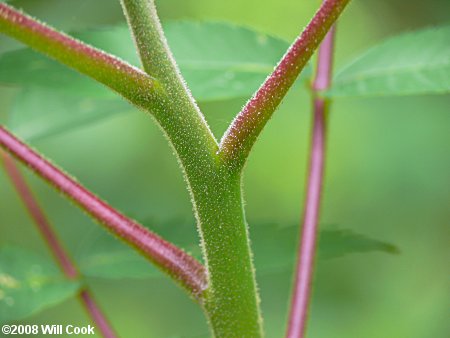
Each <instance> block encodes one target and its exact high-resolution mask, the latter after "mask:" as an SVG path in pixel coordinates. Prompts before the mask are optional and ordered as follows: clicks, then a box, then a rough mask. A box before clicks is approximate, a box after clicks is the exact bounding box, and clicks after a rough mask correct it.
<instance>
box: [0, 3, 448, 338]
mask: <svg viewBox="0 0 450 338" xmlns="http://www.w3.org/2000/svg"><path fill="white" fill-rule="evenodd" d="M348 3H349V0H325V1H323V3H322V4H321V6H320V8H319V9H318V10H317V12H316V14H315V15H314V17H313V18H312V19H311V21H310V22H309V24H308V25H307V26H306V27H305V29H304V30H303V31H302V33H301V34H300V35H299V37H298V38H297V39H296V40H295V41H294V42H293V43H292V45H291V46H290V47H288V46H286V44H285V43H284V42H283V41H281V40H279V39H276V38H272V37H267V36H263V35H260V34H258V33H255V32H253V31H252V30H251V29H248V28H241V27H237V26H233V25H228V24H225V23H189V22H181V23H178V24H176V23H175V24H172V25H168V26H164V29H163V27H162V26H161V24H160V21H159V19H158V15H157V11H156V7H155V3H154V1H153V0H121V5H122V8H123V12H124V15H125V17H126V21H127V23H128V29H127V28H126V27H124V26H121V27H116V28H113V29H111V30H108V31H101V30H97V31H95V30H92V31H87V32H78V33H75V35H74V36H76V37H77V38H74V37H72V36H70V35H66V34H64V33H62V32H59V31H58V30H56V29H54V28H52V27H50V26H49V25H47V24H44V23H42V22H40V21H38V20H37V19H34V18H33V17H31V16H29V15H27V14H25V13H23V12H22V11H21V10H19V9H16V8H14V7H13V6H11V5H8V4H5V3H1V4H0V32H1V33H2V34H4V35H6V36H8V37H10V38H13V39H16V40H18V41H20V42H21V43H23V44H25V45H27V46H28V47H29V48H30V49H16V50H13V51H9V52H7V53H4V54H3V55H2V56H1V59H0V82H1V83H3V84H7V85H15V86H19V87H22V88H23V91H22V92H21V93H20V94H18V95H21V100H23V101H25V100H27V99H29V98H30V97H33V96H34V97H38V98H40V99H41V100H45V99H46V97H45V95H48V94H45V93H48V90H50V92H51V91H54V92H55V93H63V95H66V97H65V99H64V100H65V101H64V100H63V101H64V102H61V106H65V109H66V110H67V111H68V112H69V114H65V115H61V116H59V117H58V115H57V113H55V114H54V115H52V118H49V119H47V120H46V121H39V119H36V116H39V114H40V112H39V111H38V110H39V107H38V106H36V108H33V107H32V106H33V105H32V104H29V105H28V108H27V110H35V111H34V112H33V116H31V115H27V113H26V112H22V113H21V112H20V111H18V112H13V113H14V114H11V118H10V120H9V122H8V123H9V125H8V124H5V125H2V126H1V127H0V145H1V148H2V149H3V153H2V158H3V162H4V169H5V173H6V175H7V176H8V177H9V178H10V179H11V182H12V183H13V185H14V187H15V188H16V190H17V192H18V193H19V196H20V197H21V199H22V200H23V202H24V204H25V206H26V208H27V210H28V211H29V214H30V215H31V217H32V219H33V220H34V222H35V223H36V225H37V227H38V229H39V231H40V232H41V233H42V235H43V238H44V239H45V241H46V243H47V246H48V248H49V249H50V250H51V252H52V253H53V255H54V258H55V259H56V261H57V262H58V263H59V265H60V267H61V269H62V270H63V272H64V274H65V277H64V278H56V277H55V276H57V275H58V274H57V272H55V271H54V270H53V268H52V266H51V263H49V262H46V261H45V260H44V259H43V258H38V257H36V256H34V254H32V253H30V252H28V251H25V250H23V249H19V248H12V247H3V248H2V249H1V254H0V316H1V318H0V319H1V321H2V322H4V323H8V322H14V321H18V320H21V319H22V318H25V317H26V316H28V315H30V314H32V313H35V312H37V311H38V310H40V309H42V308H44V307H46V306H48V305H51V304H55V303H58V302H59V301H62V300H63V299H66V298H67V297H69V296H71V295H77V296H78V297H79V299H80V301H81V302H82V304H84V306H85V308H86V310H87V312H88V314H89V315H90V317H91V319H92V323H93V324H94V325H95V327H96V330H97V333H99V334H102V335H103V336H104V337H114V336H117V335H122V336H124V337H126V336H129V335H127V333H126V332H124V333H122V332H118V333H116V332H115V330H113V328H112V327H113V326H114V325H113V324H114V323H112V325H111V323H109V321H108V320H107V319H106V317H105V316H104V314H103V313H102V311H101V310H100V307H99V306H98V305H97V304H96V302H95V300H94V297H93V296H92V292H91V291H90V290H89V287H88V285H87V284H86V282H85V281H84V279H83V275H84V274H85V270H86V269H85V267H83V264H82V262H76V263H75V261H77V260H76V259H72V258H71V257H69V256H68V254H67V252H66V249H65V248H64V245H63V244H62V243H61V242H60V241H59V240H58V238H57V236H56V235H55V233H54V231H53V230H52V227H51V226H50V222H49V221H48V218H47V217H46V215H45V214H44V211H43V209H42V208H41V206H40V204H41V203H38V201H37V200H36V198H35V197H34V195H33V193H32V191H31V189H30V187H29V186H28V185H27V183H26V181H25V179H24V177H23V176H22V174H21V172H20V171H19V169H18V167H17V166H16V164H15V161H18V162H21V163H23V164H24V165H25V166H26V168H27V169H29V170H31V171H32V172H34V173H35V174H36V175H37V176H38V177H40V178H42V179H43V180H44V181H46V182H47V183H48V184H49V185H50V186H52V187H54V188H55V189H56V190H57V191H59V192H60V193H61V194H62V195H63V196H64V197H66V198H67V199H69V200H71V201H72V202H74V203H75V204H76V205H77V206H78V207H79V208H81V209H82V210H83V211H85V212H86V213H87V214H88V215H89V216H90V217H92V218H93V219H95V220H96V221H97V222H98V223H99V225H100V226H102V227H104V228H105V229H107V230H109V231H110V232H111V233H113V234H114V235H115V236H117V237H118V238H120V239H121V240H122V241H123V243H124V244H123V245H129V246H130V247H132V248H133V249H135V250H136V251H138V252H139V253H140V254H141V255H142V256H143V257H145V258H146V259H147V260H148V261H149V263H150V264H153V265H155V266H156V267H157V268H159V270H161V271H162V273H164V274H166V275H167V276H168V277H169V278H170V279H171V280H172V281H173V282H175V283H176V284H178V285H179V286H180V287H181V288H183V289H184V290H185V291H186V293H187V294H188V295H189V296H190V297H191V298H192V300H193V301H194V302H196V303H197V304H198V306H200V307H201V309H202V310H203V311H204V313H205V317H206V319H207V322H208V324H209V327H210V335H212V336H215V337H262V336H263V335H264V330H263V316H262V314H261V311H260V297H259V295H258V287H257V282H256V279H255V268H254V264H253V256H254V255H253V253H252V245H251V241H250V240H249V229H250V232H251V233H253V230H252V226H251V224H250V225H249V224H247V222H246V218H245V212H244V206H245V203H244V199H243V187H242V176H243V171H244V169H245V164H246V161H247V159H248V157H249V155H250V153H251V152H252V149H253V146H254V144H255V142H256V141H257V139H258V137H259V135H260V134H261V131H262V130H263V129H264V127H265V125H266V124H267V123H268V121H269V120H270V118H271V117H272V115H273V113H274V112H275V111H276V110H277V107H278V106H279V105H280V103H281V102H282V100H283V98H284V97H285V95H286V93H287V92H288V91H289V89H290V88H291V87H292V86H293V85H294V84H295V83H296V81H297V78H298V77H299V75H300V73H302V71H304V70H305V69H306V70H305V72H306V73H308V72H309V73H311V66H310V63H309V60H310V59H311V56H312V55H313V54H314V53H315V51H316V50H317V49H318V48H319V46H320V48H319V52H318V57H317V66H316V67H312V68H315V75H314V77H313V79H312V80H311V81H310V82H309V83H310V89H311V93H312V99H313V114H312V119H313V124H312V131H311V133H312V140H311V154H310V160H309V173H308V180H307V186H306V198H305V206H304V216H303V222H302V228H301V236H300V242H299V245H298V259H297V262H298V263H297V268H296V273H295V277H294V287H293V294H292V300H291V310H290V315H289V322H288V325H287V330H286V331H287V337H290V338H294V337H304V336H305V331H306V323H307V319H308V305H309V303H310V298H311V286H312V276H313V266H314V257H315V252H316V246H317V245H316V242H317V237H318V236H317V234H318V222H319V209H320V196H321V190H322V182H323V172H324V160H325V140H326V131H327V128H326V124H327V114H328V110H329V103H330V100H331V99H332V98H334V97H339V96H371V95H372V96H373V95H383V94H384V95H387V94H389V95H405V94H422V93H445V92H448V90H449V83H450V82H449V78H450V77H449V47H450V43H449V36H450V34H449V32H450V30H449V28H448V27H440V28H435V29H425V30H423V31H419V32H415V33H407V34H404V35H402V36H399V37H394V38H392V39H390V40H388V41H386V42H384V43H382V44H380V45H377V46H375V47H373V48H372V49H371V50H369V51H368V52H367V53H365V54H363V55H362V56H360V57H359V58H357V59H356V61H353V62H351V63H350V64H349V66H347V67H346V68H344V69H343V70H342V71H341V72H340V73H339V74H338V76H337V77H336V78H335V80H334V82H333V86H331V69H332V67H331V65H332V55H333V43H334V36H335V29H334V27H335V26H334V25H335V23H336V20H337V19H338V18H339V17H340V16H341V14H342V13H343V12H344V10H345V8H346V6H347V5H348ZM130 35H131V36H132V39H133V40H134V46H135V48H133V46H132V45H130V44H129V45H127V42H126V41H127V38H129V36H130ZM166 35H167V38H168V39H167V40H166ZM211 39H219V40H218V41H220V43H216V44H217V46H216V47H215V49H214V47H213V46H210V44H209V42H210V41H211ZM419 40H420V41H422V42H426V43H417V41H419ZM83 41H87V42H89V43H86V42H83ZM123 41H125V42H123ZM130 41H131V40H130ZM236 41H237V42H236ZM234 42H236V44H235V46H240V47H238V48H234V47H233V43H234ZM94 45H97V46H105V49H108V50H118V54H120V57H119V56H115V55H113V54H110V53H108V52H106V51H104V50H102V49H100V48H97V47H94ZM124 46H127V48H125V47H124ZM287 47H288V48H287ZM239 48H242V50H239ZM284 48H286V49H285V50H284V51H283V49H284ZM171 50H173V51H174V55H173V54H172V52H171ZM135 51H137V53H136V54H137V55H138V56H139V60H140V64H141V66H140V67H138V66H134V65H132V64H131V63H128V62H126V61H124V59H125V58H129V59H134V58H135V55H134V53H135ZM36 52H38V53H36ZM39 53H41V54H43V55H45V57H44V56H40V54H39ZM283 53H284V55H283ZM47 57H48V58H49V60H48V59H47ZM279 57H281V60H279V62H278V63H277V60H276V59H277V58H279ZM51 59H53V60H51ZM54 60H56V61H57V62H55V61H54ZM134 61H136V60H134ZM177 62H178V63H177ZM135 63H136V62H135ZM61 64H62V65H61ZM179 67H180V68H179ZM273 67H274V68H273ZM180 69H181V71H180ZM271 69H272V72H271ZM182 74H183V75H182ZM223 74H225V75H226V76H223ZM183 76H185V77H186V81H185V80H184V78H183ZM85 77H88V78H91V79H90V80H86V79H85ZM264 78H265V80H264ZM92 79H93V80H95V81H96V82H98V83H100V84H102V85H103V86H102V87H99V86H98V85H97V84H95V83H94V82H93V81H92ZM305 79H306V82H308V79H309V75H308V74H305V75H304V76H301V77H300V79H299V80H298V81H299V82H301V81H303V83H304V82H305ZM258 82H259V83H258ZM254 85H256V86H258V85H259V89H257V90H256V92H255V93H254V94H253V96H251V98H250V99H249V100H248V102H247V103H246V104H245V106H244V107H243V108H242V110H241V111H240V112H239V113H238V114H237V115H236V117H235V118H234V119H233V120H232V122H231V123H230V125H229V127H228V129H227V130H226V132H225V133H224V134H223V136H222V137H221V138H220V140H219V139H217V138H216V137H215V136H214V135H213V133H212V132H211V129H210V127H209V126H208V123H207V121H206V119H205V117H204V115H203V114H202V112H201V111H200V109H199V106H198V105H197V104H196V101H195V100H194V96H195V98H196V99H197V100H199V101H202V100H210V101H211V100H214V99H217V98H219V99H222V98H233V97H242V96H243V95H247V94H250V93H251V92H252V91H253V90H254V89H256V88H257V87H254ZM105 87H106V88H105ZM190 87H191V88H192V92H193V95H194V96H193V95H191V92H190V89H189V88H190ZM42 88H45V89H46V90H47V92H45V91H44V90H42ZM40 90H41V91H40ZM108 90H109V91H108ZM110 91H112V93H111V92H110ZM47 98H48V100H53V99H54V100H56V96H55V97H52V96H48V97H47ZM83 98H93V100H94V101H95V100H97V101H95V102H98V105H94V106H93V108H92V109H89V107H88V108H86V107H85V106H83V107H84V108H83V109H85V111H83V113H82V114H77V112H76V109H77V108H79V109H82V108H80V107H82V106H81V105H78V101H80V100H82V99H83ZM23 101H22V102H23ZM129 104H131V105H132V106H134V107H137V108H138V109H139V110H141V111H142V112H144V113H145V114H148V115H149V116H152V117H153V120H154V121H155V122H156V123H157V124H158V126H159V127H160V129H161V131H162V132H163V133H164V135H165V137H166V138H167V141H168V142H169V143H170V145H171V147H172V149H173V151H174V153H175V155H176V158H177V160H178V162H179V167H180V169H181V171H182V172H183V175H184V179H185V183H186V186H187V189H188V191H189V194H190V197H191V201H192V206H193V212H194V214H195V219H196V222H197V230H198V235H199V242H200V244H199V246H200V248H201V257H198V256H195V257H194V256H193V255H191V254H190V253H188V252H187V251H184V250H183V249H181V248H180V247H178V246H176V245H174V244H172V243H170V242H169V241H167V240H165V239H163V238H162V237H160V236H159V235H157V234H156V233H155V232H153V231H152V230H151V226H150V227H149V228H150V229H149V228H147V227H144V226H142V225H141V224H139V223H138V222H137V221H134V220H133V219H131V218H129V217H127V216H126V215H124V214H122V213H121V212H119V211H118V210H116V209H115V208H114V207H113V206H111V205H109V204H108V203H106V202H105V201H103V200H102V199H101V198H99V197H97V196H96V195H94V194H93V193H92V192H91V191H89V190H88V189H87V188H85V187H84V186H83V185H82V184H81V183H79V182H77V181H76V180H75V179H73V178H72V177H71V176H70V175H68V174H67V173H65V172H64V171H63V170H62V169H60V168H59V167H58V166H57V165H55V164H53V163H52V162H51V161H50V160H48V159H46V158H45V156H44V155H41V154H40V153H39V152H38V151H36V150H34V149H33V148H32V147H31V146H29V145H28V144H27V143H25V141H23V140H21V139H23V138H27V137H29V138H32V137H33V136H35V137H36V136H39V135H28V136H26V135H25V136H23V133H22V134H20V133H19V134H17V135H15V131H14V130H21V127H23V126H28V127H29V126H35V128H34V129H33V130H34V131H35V132H36V134H40V133H41V134H45V133H49V134H52V133H56V132H58V131H60V130H65V129H68V128H70V127H72V126H75V125H81V124H83V123H86V122H87V121H89V120H92V119H95V118H100V117H105V116H107V115H109V114H112V113H114V112H117V111H119V110H124V109H125V108H124V106H126V105H129ZM30 106H31V108H30ZM32 108H33V109H32ZM16 109H19V110H20V105H19V108H17V107H16ZM24 110H25V108H24ZM16 113H17V114H16ZM23 130H24V129H22V131H23ZM25 130H27V128H25ZM25 134H26V132H25ZM18 135H20V138H19V136H18ZM114 137H116V136H114ZM87 165H88V164H87ZM126 175H132V174H131V173H127V174H126ZM130 198H132V197H130ZM173 228H174V229H173V231H176V225H173ZM273 231H276V230H275V229H274V230H273ZM256 232H257V230H255V233H256ZM272 235H273V234H272V233H270V231H269V232H268V234H267V237H268V238H270V237H271V236H272ZM327 238H328V239H327ZM322 239H323V240H324V241H325V243H324V244H323V245H324V249H323V250H324V251H325V252H326V251H327V241H328V242H330V243H331V246H333V245H334V250H335V251H337V253H335V254H342V253H345V252H352V251H360V252H361V251H369V250H379V251H386V252H391V253H392V252H396V248H395V247H394V246H392V245H390V244H386V243H383V242H380V241H377V240H372V239H369V238H367V237H364V236H361V235H357V234H355V233H352V232H345V231H344V232H342V231H336V232H334V233H333V232H329V233H326V232H324V233H323V234H322V235H321V241H322ZM321 245H322V244H321ZM336 247H337V248H338V249H336ZM199 251H200V250H199ZM332 251H333V249H332V250H331V254H330V255H333V252H332ZM293 254H294V253H293ZM256 255H257V253H256ZM199 256H200V255H199ZM36 265H37V266H39V269H37V270H36V269H34V268H33V267H36ZM97 269H99V270H101V268H98V267H97ZM111 269H112V270H113V271H114V265H113V266H112V267H111ZM116 272H117V271H116ZM144 274H145V273H144ZM123 292H127V290H123ZM273 292H276V290H274V291H273ZM262 301H264V299H263V300H262ZM127 311H130V312H131V311H133V309H127Z"/></svg>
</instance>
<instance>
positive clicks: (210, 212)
mask: <svg viewBox="0 0 450 338" xmlns="http://www.w3.org/2000/svg"><path fill="white" fill-rule="evenodd" d="M204 178H205V179H206V182H205V184H204V186H203V188H202V187H197V186H194V187H193V194H194V199H195V205H196V214H197V219H198V225H199V229H200V231H201V234H202V242H203V245H202V246H203V253H204V257H205V263H206V268H207V272H208V274H207V276H208V289H207V290H206V292H205V294H204V306H205V310H206V314H207V316H208V319H209V321H210V324H211V327H212V330H213V332H214V336H215V337H262V336H263V334H262V320H261V314H260V309H259V296H258V293H257V287H256V281H255V273H254V267H253V262H252V254H251V250H250V245H249V241H248V231H247V224H246V221H245V215H244V210H243V202H242V192H241V178H240V175H234V174H230V172H229V171H228V168H226V167H224V166H223V167H221V168H220V169H219V170H218V171H217V172H215V173H214V172H213V173H211V174H210V175H207V177H204Z"/></svg>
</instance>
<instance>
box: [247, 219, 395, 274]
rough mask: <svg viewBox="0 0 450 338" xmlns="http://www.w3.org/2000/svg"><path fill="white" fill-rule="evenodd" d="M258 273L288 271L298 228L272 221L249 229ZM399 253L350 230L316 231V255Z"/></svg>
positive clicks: (323, 257) (291, 264)
mask: <svg viewBox="0 0 450 338" xmlns="http://www.w3.org/2000/svg"><path fill="white" fill-rule="evenodd" d="M250 232H251V235H252V236H253V237H252V243H253V247H254V257H255V265H256V271H257V273H270V272H277V271H284V270H290V269H292V268H293V267H294V264H295V261H296V256H297V245H298V239H299V235H298V227H297V226H291V227H285V228H278V227H277V226H274V225H273V224H267V225H263V226H256V227H254V228H253V231H252V230H250ZM375 251H379V252H385V253H390V254H394V253H398V249H397V248H396V247H395V246H394V245H392V244H389V243H386V242H383V241H380V240H377V239H372V238H369V237H366V236H364V235H361V234H358V233H355V232H353V231H351V230H342V229H337V230H334V229H333V230H322V231H320V234H319V245H318V257H319V259H330V258H337V257H341V256H345V255H348V254H354V253H363V252H375Z"/></svg>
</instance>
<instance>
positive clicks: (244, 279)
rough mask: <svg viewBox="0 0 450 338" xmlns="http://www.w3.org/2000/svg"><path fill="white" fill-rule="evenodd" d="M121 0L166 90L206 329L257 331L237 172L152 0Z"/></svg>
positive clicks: (146, 60)
mask: <svg viewBox="0 0 450 338" xmlns="http://www.w3.org/2000/svg"><path fill="white" fill-rule="evenodd" d="M122 5H123V8H124V12H125V15H126V17H127V20H128V23H129V25H130V28H131V30H132V33H133V37H134V39H135V42H136V45H137V48H138V51H139V55H140V57H141V60H142V64H143V66H144V69H145V70H146V71H147V72H148V74H149V75H151V76H152V77H154V78H155V79H157V80H158V81H159V82H160V83H161V87H163V88H164V90H165V91H166V93H167V96H168V98H169V102H170V105H169V106H168V107H167V109H166V110H165V112H162V113H161V114H160V115H159V116H158V117H157V119H158V120H159V123H160V124H161V126H162V128H163V130H164V131H165V132H166V134H167V136H168V138H169V140H170V142H171V143H172V145H173V147H174V149H175V151H176V153H177V155H178V158H179V160H180V164H181V167H182V169H183V170H184V172H185V177H186V181H187V183H188V186H189V190H190V193H191V197H192V203H193V206H194V210H195V215H196V219H197V224H198V229H199V233H200V237H201V244H202V248H203V256H204V259H205V263H206V269H207V278H208V289H207V290H206V291H205V293H204V296H203V304H204V308H205V312H206V315H207V317H208V319H209V321H210V324H211V327H212V331H213V334H214V336H217V337H261V336H262V327H261V320H260V311H259V301H258V296H257V290H256V282H255V278H254V268H253V263H252V259H251V251H250V246H249V242H248V234H247V225H246V222H245V217H244V211H243V203H242V198H241V182H240V179H241V178H240V175H233V174H230V172H229V170H228V169H229V168H228V167H227V166H223V165H222V164H221V162H220V161H219V157H218V156H217V152H218V144H217V141H216V140H215V138H214V137H213V135H212V133H211V131H210V129H209V127H208V126H207V124H206V122H205V119H204V117H203V115H202V114H201V112H200V111H199V110H198V108H197V106H196V104H195V102H194V100H193V99H192V97H191V95H190V93H189V91H188V89H187V88H186V86H185V84H184V81H183V79H182V77H181V75H180V73H179V71H178V68H177V65H176V64H175V61H174V59H173V56H172V54H171V52H170V49H169V47H168V45H167V43H166V40H165V37H164V35H163V31H162V28H161V25H160V23H159V19H158V16H157V14H156V9H155V6H154V2H153V1H151V0H122ZM172 111H174V112H175V113H176V117H175V116H174V115H173V114H171V112H172ZM178 121H180V122H181V124H180V125H179V126H177V125H178Z"/></svg>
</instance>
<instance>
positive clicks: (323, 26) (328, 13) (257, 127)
mask: <svg viewBox="0 0 450 338" xmlns="http://www.w3.org/2000/svg"><path fill="white" fill-rule="evenodd" d="M349 1H350V0H325V1H324V2H323V4H322V6H321V7H320V9H319V10H318V11H317V13H316V14H315V16H314V17H313V19H312V20H311V22H310V23H309V24H308V26H307V27H306V28H305V30H304V31H303V32H302V33H301V35H300V37H299V38H298V39H297V40H296V41H295V42H294V43H293V44H292V46H291V47H290V48H289V50H288V51H287V53H286V54H285V55H284V56H283V58H282V59H281V61H280V63H279V64H278V66H277V67H276V68H275V70H274V72H273V73H272V74H271V75H270V76H269V77H268V78H267V80H266V81H265V82H264V84H263V85H262V86H261V88H259V90H258V91H257V92H256V93H255V95H254V96H253V97H252V98H251V99H250V101H249V102H248V103H247V104H246V106H245V107H244V108H243V110H242V111H241V112H240V113H239V114H238V115H237V117H236V118H235V120H234V121H233V122H232V123H231V125H230V127H229V128H228V130H227V131H226V133H225V134H224V136H223V138H222V141H221V143H220V153H221V156H222V158H224V160H226V161H231V162H233V163H234V164H235V165H236V166H237V168H238V169H241V168H242V166H243V164H244V163H245V160H246V158H247V157H248V154H249V152H250V149H251V148H252V146H253V144H254V143H255V141H256V139H257V137H258V135H259V134H260V132H261V131H262V129H263V128H264V126H265V125H266V123H267V121H268V120H269V119H270V117H271V116H272V114H273V112H274V111H275V109H276V108H277V107H278V105H279V104H280V102H281V100H282V99H283V98H284V96H285V95H286V93H287V91H288V90H289V88H290V87H291V86H292V85H293V83H294V81H295V79H296V78H297V76H298V75H299V74H300V72H301V71H302V69H303V68H304V67H305V65H306V63H307V62H308V60H309V59H310V58H311V55H312V54H313V53H314V51H315V50H316V48H317V47H318V46H319V44H320V42H321V41H322V39H323V38H324V37H325V35H326V33H327V32H328V30H329V29H330V27H331V26H332V25H333V23H334V22H335V21H336V19H337V18H338V17H339V15H340V14H341V12H342V11H343V9H344V8H345V6H346V5H347V3H348V2H349Z"/></svg>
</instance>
